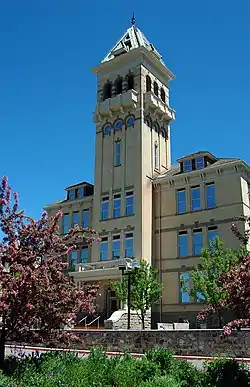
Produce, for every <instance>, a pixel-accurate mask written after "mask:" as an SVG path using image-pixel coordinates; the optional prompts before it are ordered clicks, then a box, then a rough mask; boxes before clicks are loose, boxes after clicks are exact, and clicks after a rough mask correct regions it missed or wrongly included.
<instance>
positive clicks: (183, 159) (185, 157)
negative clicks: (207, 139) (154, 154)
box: [177, 150, 218, 163]
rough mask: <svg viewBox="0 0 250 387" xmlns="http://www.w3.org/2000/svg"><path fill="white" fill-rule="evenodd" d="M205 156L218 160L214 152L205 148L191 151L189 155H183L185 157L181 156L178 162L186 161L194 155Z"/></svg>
mask: <svg viewBox="0 0 250 387" xmlns="http://www.w3.org/2000/svg"><path fill="white" fill-rule="evenodd" d="M202 156H203V157H204V156H207V157H209V159H210V160H212V161H214V162H215V161H217V160H218V158H217V157H215V156H214V155H213V154H212V153H210V152H208V151H206V150H204V151H198V152H195V153H191V154H190V155H187V156H183V157H180V158H179V159H178V160H177V161H178V163H180V162H182V161H185V160H187V159H191V158H194V157H202Z"/></svg>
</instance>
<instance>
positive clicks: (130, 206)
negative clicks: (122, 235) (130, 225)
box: [125, 191, 134, 216]
mask: <svg viewBox="0 0 250 387" xmlns="http://www.w3.org/2000/svg"><path fill="white" fill-rule="evenodd" d="M125 200H126V216H128V215H133V213H134V192H133V191H129V192H126V199H125Z"/></svg>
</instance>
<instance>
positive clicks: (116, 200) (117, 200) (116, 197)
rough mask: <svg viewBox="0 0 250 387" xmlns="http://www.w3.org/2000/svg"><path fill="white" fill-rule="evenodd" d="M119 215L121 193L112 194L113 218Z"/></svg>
mask: <svg viewBox="0 0 250 387" xmlns="http://www.w3.org/2000/svg"><path fill="white" fill-rule="evenodd" d="M120 216H121V195H120V194H116V195H114V201H113V218H119V217H120Z"/></svg>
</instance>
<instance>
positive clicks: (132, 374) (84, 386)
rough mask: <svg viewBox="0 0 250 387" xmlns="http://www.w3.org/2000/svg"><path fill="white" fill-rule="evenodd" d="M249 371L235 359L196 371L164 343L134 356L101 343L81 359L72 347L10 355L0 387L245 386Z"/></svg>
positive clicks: (247, 381) (248, 378) (247, 382)
mask: <svg viewBox="0 0 250 387" xmlns="http://www.w3.org/2000/svg"><path fill="white" fill-rule="evenodd" d="M249 383H250V377H249V372H248V371H247V370H246V369H245V368H244V367H243V366H242V365H239V364H238V363H236V362H235V361H234V360H216V361H215V362H213V363H211V362H210V363H208V364H206V365H205V367H204V371H199V370H198V369H196V368H195V367H194V366H192V365H191V364H190V363H188V362H187V361H184V360H175V359H174V358H173V356H172V353H171V352H170V351H168V350H166V349H158V350H150V351H148V352H147V353H146V354H145V357H143V358H142V359H140V360H138V359H135V358H133V357H131V356H130V355H128V354H126V355H125V356H123V357H112V358H108V357H107V356H106V355H105V354H104V353H103V352H102V351H101V350H100V349H96V350H93V351H92V352H91V353H90V355H89V357H87V358H84V359H81V358H78V357H77V356H75V355H74V354H72V353H67V352H63V353H60V352H50V353H46V354H42V355H41V356H40V357H35V356H33V357H32V356H29V357H26V358H23V359H17V358H14V357H11V358H9V359H7V361H6V367H5V371H4V373H2V374H0V386H1V387H165V386H166V387H247V386H249Z"/></svg>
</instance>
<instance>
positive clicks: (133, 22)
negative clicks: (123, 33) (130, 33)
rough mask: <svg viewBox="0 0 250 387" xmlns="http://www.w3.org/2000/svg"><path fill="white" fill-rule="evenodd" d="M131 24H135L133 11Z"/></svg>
mask: <svg viewBox="0 0 250 387" xmlns="http://www.w3.org/2000/svg"><path fill="white" fill-rule="evenodd" d="M131 24H132V26H134V25H135V13H134V12H133V16H132V19H131Z"/></svg>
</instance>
